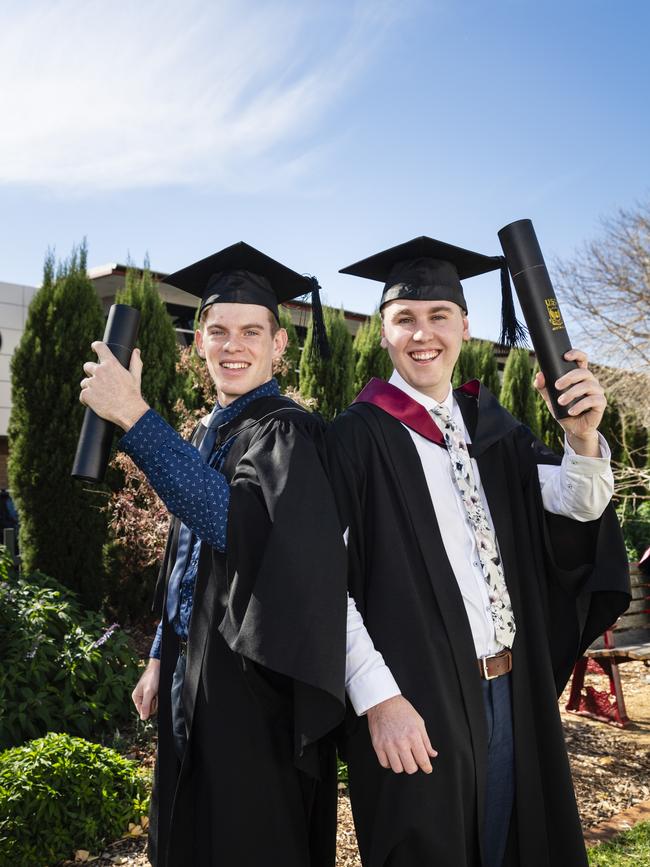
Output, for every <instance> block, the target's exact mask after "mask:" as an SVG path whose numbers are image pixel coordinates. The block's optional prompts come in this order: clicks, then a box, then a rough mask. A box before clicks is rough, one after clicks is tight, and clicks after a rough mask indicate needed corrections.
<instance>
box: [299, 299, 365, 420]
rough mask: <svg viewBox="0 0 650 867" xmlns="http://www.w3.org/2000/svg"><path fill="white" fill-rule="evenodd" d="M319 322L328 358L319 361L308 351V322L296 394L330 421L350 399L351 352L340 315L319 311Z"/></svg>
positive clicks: (310, 341) (311, 337)
mask: <svg viewBox="0 0 650 867" xmlns="http://www.w3.org/2000/svg"><path fill="white" fill-rule="evenodd" d="M323 318H324V320H325V329H326V331H327V338H328V340H329V345H330V350H331V358H328V359H323V358H320V356H318V354H316V353H314V352H313V351H312V345H313V341H314V323H313V320H310V322H309V327H308V329H307V337H306V339H305V346H304V349H303V353H302V358H301V359H300V393H301V394H302V395H303V397H312V398H315V399H316V400H317V402H318V411H319V412H320V413H321V414H322V415H323V416H324V417H325V418H326V419H332V418H334V416H335V415H336V414H337V413H338V412H341V410H343V409H345V407H346V406H347V405H348V404H349V403H350V401H351V400H352V398H353V396H354V395H353V388H354V352H353V348H352V335H351V334H350V332H349V331H348V329H347V326H346V324H345V319H344V318H343V311H342V310H335V309H334V308H332V307H323Z"/></svg>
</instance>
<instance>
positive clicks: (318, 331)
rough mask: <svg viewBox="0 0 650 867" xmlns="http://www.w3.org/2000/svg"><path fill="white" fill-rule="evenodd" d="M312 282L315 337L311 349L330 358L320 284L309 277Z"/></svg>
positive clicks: (324, 357)
mask: <svg viewBox="0 0 650 867" xmlns="http://www.w3.org/2000/svg"><path fill="white" fill-rule="evenodd" d="M309 280H310V282H311V284H312V289H311V315H312V322H313V323H314V337H313V340H312V345H311V351H312V352H316V353H317V354H318V355H320V357H321V358H323V359H328V358H330V356H331V353H330V347H329V342H328V340H327V331H326V330H325V320H324V319H323V306H322V304H321V300H320V284H319V282H318V280H317V279H316V278H315V277H309Z"/></svg>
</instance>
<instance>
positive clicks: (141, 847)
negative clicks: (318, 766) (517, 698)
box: [65, 662, 650, 867]
mask: <svg viewBox="0 0 650 867" xmlns="http://www.w3.org/2000/svg"><path fill="white" fill-rule="evenodd" d="M620 672H621V679H622V682H623V689H624V693H625V701H626V705H627V712H628V716H629V717H630V720H631V721H632V723H631V725H630V726H629V728H627V729H617V728H614V727H612V726H608V725H605V724H603V723H598V722H595V721H593V720H589V719H585V718H583V717H578V716H575V715H572V714H567V713H565V712H564V711H562V720H563V724H564V731H565V736H566V742H567V749H568V752H569V760H570V762H571V768H572V771H573V779H574V783H575V788H576V796H577V800H578V806H579V809H580V816H581V818H582V824H583V827H584V829H585V839H586V840H587V843H588V844H589V845H591V844H593V843H595V842H598V841H599V840H600V839H606V838H607V837H608V836H611V834H613V833H616V832H617V831H618V830H621V829H622V828H625V827H626V826H629V825H630V824H631V823H634V821H638V820H640V819H641V818H644V819H646V820H647V816H648V810H649V809H650V805H648V804H647V803H644V802H649V801H650V667H648V666H646V665H644V663H641V662H631V663H627V664H626V665H624V666H621V668H620ZM588 677H589V683H590V684H592V685H593V686H595V687H596V688H598V689H606V688H607V681H606V680H605V679H604V678H598V677H594V676H592V675H588ZM566 699H567V694H566V693H565V695H564V696H563V697H562V699H561V702H560V707H561V708H563V707H564V704H565V703H566ZM138 753H139V757H140V758H141V759H142V760H144V761H146V762H147V763H150V762H151V761H152V759H151V754H150V753H149V754H146V752H145V754H142V753H140V751H138ZM134 830H135V831H136V833H137V834H138V836H131V835H129V836H127V837H123V838H122V839H121V840H117V841H115V842H114V843H112V844H111V845H109V846H107V847H106V848H105V849H104V851H103V852H101V853H99V854H95V855H90V856H89V857H88V859H87V863H91V862H92V863H93V865H95V867H112V865H116V864H117V865H124V867H148V865H149V861H148V860H147V857H146V855H145V846H146V833H143V830H142V829H138V828H136V829H134ZM74 863H75V862H71V861H67V862H65V865H66V867H69V865H72V864H74ZM76 863H77V864H79V863H80V862H79V861H77V862H76ZM336 864H337V867H360V864H361V862H360V860H359V854H358V851H357V844H356V838H355V834H354V824H353V821H352V813H351V810H350V802H349V799H348V797H347V796H346V795H345V793H342V794H341V796H340V798H339V827H338V849H337V861H336Z"/></svg>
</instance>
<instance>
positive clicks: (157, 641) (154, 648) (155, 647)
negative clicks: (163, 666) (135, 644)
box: [149, 620, 162, 659]
mask: <svg viewBox="0 0 650 867" xmlns="http://www.w3.org/2000/svg"><path fill="white" fill-rule="evenodd" d="M161 645H162V620H161V621H160V623H159V624H158V628H157V629H156V634H155V635H154V638H153V641H152V643H151V650H150V651H149V658H150V659H160V647H161Z"/></svg>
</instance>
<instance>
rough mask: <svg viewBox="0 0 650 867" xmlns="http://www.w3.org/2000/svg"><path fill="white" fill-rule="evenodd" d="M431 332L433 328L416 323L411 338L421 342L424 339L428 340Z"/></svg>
mask: <svg viewBox="0 0 650 867" xmlns="http://www.w3.org/2000/svg"><path fill="white" fill-rule="evenodd" d="M432 334H433V328H431V327H429V326H428V325H427V324H422V325H418V327H417V328H416V329H415V331H414V332H413V340H415V341H417V342H418V343H422V342H424V341H426V340H429V338H430V337H431V335H432Z"/></svg>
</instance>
